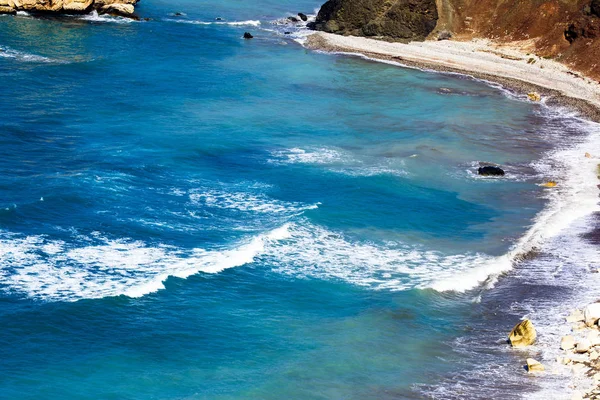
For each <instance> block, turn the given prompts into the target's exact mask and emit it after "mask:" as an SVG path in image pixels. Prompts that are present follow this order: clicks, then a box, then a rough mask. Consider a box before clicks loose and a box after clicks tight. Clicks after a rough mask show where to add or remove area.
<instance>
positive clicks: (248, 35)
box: [244, 32, 254, 39]
mask: <svg viewBox="0 0 600 400" xmlns="http://www.w3.org/2000/svg"><path fill="white" fill-rule="evenodd" d="M253 37H254V36H252V34H251V33H250V32H244V39H252V38H253Z"/></svg>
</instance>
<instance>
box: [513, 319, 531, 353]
mask: <svg viewBox="0 0 600 400" xmlns="http://www.w3.org/2000/svg"><path fill="white" fill-rule="evenodd" d="M536 337H537V333H536V332H535V328H534V327H533V323H532V322H531V321H530V320H528V319H526V320H524V321H522V322H519V323H518V324H517V325H515V327H514V328H513V329H512V331H511V332H510V334H509V335H508V340H509V341H510V344H511V345H512V346H513V347H526V346H529V345H532V344H533V343H534V342H535V339H536Z"/></svg>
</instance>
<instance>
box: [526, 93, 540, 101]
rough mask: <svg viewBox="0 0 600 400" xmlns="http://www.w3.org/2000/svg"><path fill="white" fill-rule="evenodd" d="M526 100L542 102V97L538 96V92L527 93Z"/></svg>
mask: <svg viewBox="0 0 600 400" xmlns="http://www.w3.org/2000/svg"><path fill="white" fill-rule="evenodd" d="M527 98H528V99H529V100H531V101H541V100H542V96H540V94H539V93H538V92H530V93H527Z"/></svg>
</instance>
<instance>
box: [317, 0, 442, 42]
mask: <svg viewBox="0 0 600 400" xmlns="http://www.w3.org/2000/svg"><path fill="white" fill-rule="evenodd" d="M437 19H438V12H437V7H436V1H435V0H329V1H327V2H326V3H325V4H323V6H322V7H321V9H320V10H319V14H318V15H317V18H316V21H315V24H314V28H315V29H316V30H321V31H325V32H330V33H338V34H343V35H354V36H375V37H380V36H381V37H387V38H394V39H408V40H423V39H425V37H427V35H429V34H430V33H431V32H432V31H433V29H434V28H435V26H436V23H437Z"/></svg>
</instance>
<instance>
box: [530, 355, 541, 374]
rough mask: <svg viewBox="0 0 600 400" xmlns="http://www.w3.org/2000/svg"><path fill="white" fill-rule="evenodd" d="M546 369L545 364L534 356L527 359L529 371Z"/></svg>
mask: <svg viewBox="0 0 600 400" xmlns="http://www.w3.org/2000/svg"><path fill="white" fill-rule="evenodd" d="M544 369H545V368H544V366H543V365H542V364H541V363H540V362H539V361H536V360H534V359H533V358H528V359H527V372H542V371H544Z"/></svg>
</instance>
